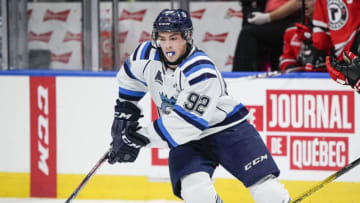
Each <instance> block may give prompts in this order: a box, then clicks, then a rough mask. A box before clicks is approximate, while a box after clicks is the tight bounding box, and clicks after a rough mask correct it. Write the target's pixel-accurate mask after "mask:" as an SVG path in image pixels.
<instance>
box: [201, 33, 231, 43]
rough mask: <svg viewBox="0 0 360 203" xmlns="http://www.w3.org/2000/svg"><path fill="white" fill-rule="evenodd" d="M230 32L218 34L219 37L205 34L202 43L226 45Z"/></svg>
mask: <svg viewBox="0 0 360 203" xmlns="http://www.w3.org/2000/svg"><path fill="white" fill-rule="evenodd" d="M228 34H229V33H228V32H225V33H222V34H218V35H213V34H211V33H209V32H206V33H205V37H204V39H203V40H202V42H208V41H217V42H222V43H224V42H225V40H226V37H227V36H228Z"/></svg>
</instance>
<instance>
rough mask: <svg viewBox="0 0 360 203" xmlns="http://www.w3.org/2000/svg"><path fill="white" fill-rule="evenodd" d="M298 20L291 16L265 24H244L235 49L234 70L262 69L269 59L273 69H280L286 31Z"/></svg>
mask: <svg viewBox="0 0 360 203" xmlns="http://www.w3.org/2000/svg"><path fill="white" fill-rule="evenodd" d="M297 20H298V18H294V17H289V18H286V19H283V20H279V21H275V22H271V23H266V24H263V25H253V24H248V25H244V26H243V28H242V29H241V31H240V35H239V38H238V41H237V45H236V49H235V54H234V63H233V71H262V68H263V66H264V65H265V63H266V61H267V60H269V61H270V65H271V68H272V70H278V69H279V57H280V55H281V53H282V49H283V35H284V32H285V30H286V28H288V27H290V26H291V25H292V24H293V23H294V22H296V21H297Z"/></svg>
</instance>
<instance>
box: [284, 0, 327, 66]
mask: <svg viewBox="0 0 360 203" xmlns="http://www.w3.org/2000/svg"><path fill="white" fill-rule="evenodd" d="M301 1H304V2H303V3H304V8H302V23H295V25H294V26H292V27H290V28H288V29H286V31H285V34H284V47H283V53H282V54H281V56H280V70H281V71H285V70H288V69H291V68H295V67H304V69H305V68H308V69H310V70H321V71H324V70H325V56H326V55H327V53H326V52H323V51H322V52H321V51H318V52H317V53H316V55H317V56H316V57H315V58H316V59H317V60H316V61H315V60H314V54H315V51H314V48H313V46H312V41H311V35H312V27H313V26H312V16H313V11H314V4H315V0H301ZM313 64H314V65H315V67H316V69H315V68H313Z"/></svg>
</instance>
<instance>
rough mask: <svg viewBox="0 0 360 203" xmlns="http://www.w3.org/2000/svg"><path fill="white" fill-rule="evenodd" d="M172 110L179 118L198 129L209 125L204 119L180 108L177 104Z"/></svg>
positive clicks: (203, 128)
mask: <svg viewBox="0 0 360 203" xmlns="http://www.w3.org/2000/svg"><path fill="white" fill-rule="evenodd" d="M173 110H174V112H175V113H177V114H178V115H179V116H180V117H181V118H183V119H184V120H185V121H186V122H188V123H189V124H191V125H193V126H195V127H196V128H198V129H200V130H205V129H207V128H208V127H209V123H208V122H207V121H206V120H204V119H202V118H200V117H198V116H196V115H195V114H192V113H190V112H188V111H186V110H185V109H183V108H181V106H179V105H174V109H173Z"/></svg>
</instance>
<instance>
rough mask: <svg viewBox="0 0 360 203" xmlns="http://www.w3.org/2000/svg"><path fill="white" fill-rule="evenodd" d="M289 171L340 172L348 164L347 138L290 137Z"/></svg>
mask: <svg viewBox="0 0 360 203" xmlns="http://www.w3.org/2000/svg"><path fill="white" fill-rule="evenodd" d="M290 148H291V150H290V169H298V170H332V171H336V170H340V169H341V168H343V167H344V166H346V165H347V164H348V159H349V158H348V154H349V150H348V149H349V142H348V137H324V136H321V137H320V136H319V137H318V136H292V137H291V138H290Z"/></svg>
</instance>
